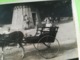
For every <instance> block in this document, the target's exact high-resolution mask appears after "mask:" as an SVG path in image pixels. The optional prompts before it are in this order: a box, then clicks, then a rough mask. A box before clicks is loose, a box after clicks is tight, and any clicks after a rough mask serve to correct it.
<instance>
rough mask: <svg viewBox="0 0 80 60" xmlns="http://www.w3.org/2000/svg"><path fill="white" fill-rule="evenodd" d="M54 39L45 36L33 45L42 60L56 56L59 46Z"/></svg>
mask: <svg viewBox="0 0 80 60" xmlns="http://www.w3.org/2000/svg"><path fill="white" fill-rule="evenodd" d="M52 39H54V37H53V36H50V35H46V36H43V37H42V38H41V39H39V41H38V43H37V44H35V45H34V46H35V48H36V49H37V50H38V52H39V55H40V56H42V57H43V58H46V59H50V58H53V57H55V56H57V55H58V53H59V50H60V44H59V41H58V40H57V39H55V40H53V42H50V40H51V41H52Z"/></svg>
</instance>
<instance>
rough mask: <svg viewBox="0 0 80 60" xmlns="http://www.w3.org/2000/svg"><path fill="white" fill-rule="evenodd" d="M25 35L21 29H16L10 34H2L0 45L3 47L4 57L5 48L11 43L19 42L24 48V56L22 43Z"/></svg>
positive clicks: (0, 35)
mask: <svg viewBox="0 0 80 60" xmlns="http://www.w3.org/2000/svg"><path fill="white" fill-rule="evenodd" d="M23 38H24V35H23V33H22V32H21V31H14V32H11V33H9V34H0V47H1V48H2V57H1V59H2V60H3V58H4V48H5V47H6V46H8V45H10V43H16V44H19V46H20V47H21V48H22V57H24V52H25V50H24V47H23V45H22V42H23Z"/></svg>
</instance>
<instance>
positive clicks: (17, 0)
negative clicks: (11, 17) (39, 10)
mask: <svg viewBox="0 0 80 60" xmlns="http://www.w3.org/2000/svg"><path fill="white" fill-rule="evenodd" d="M38 1H55V0H16V1H15V0H13V2H3V3H0V5H2V4H12V3H24V2H38Z"/></svg>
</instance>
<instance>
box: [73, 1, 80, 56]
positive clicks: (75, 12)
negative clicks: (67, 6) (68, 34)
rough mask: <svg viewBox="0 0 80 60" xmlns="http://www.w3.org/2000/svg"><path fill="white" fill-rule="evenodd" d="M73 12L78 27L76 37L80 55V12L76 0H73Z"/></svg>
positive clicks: (76, 27)
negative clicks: (79, 14)
mask: <svg viewBox="0 0 80 60" xmlns="http://www.w3.org/2000/svg"><path fill="white" fill-rule="evenodd" d="M72 12H73V19H74V21H75V29H76V35H77V36H76V37H77V46H78V55H79V57H80V51H79V50H80V40H79V39H80V32H79V24H78V14H77V10H76V5H75V0H72Z"/></svg>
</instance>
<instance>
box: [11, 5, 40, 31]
mask: <svg viewBox="0 0 80 60" xmlns="http://www.w3.org/2000/svg"><path fill="white" fill-rule="evenodd" d="M39 23H40V15H39V11H38V9H36V8H35V7H33V6H30V5H17V6H15V7H14V8H13V16H12V25H11V29H14V30H16V29H23V30H26V29H29V28H34V27H35V26H37V24H39Z"/></svg>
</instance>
